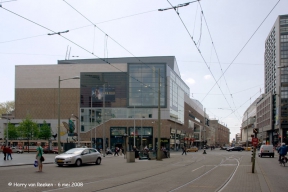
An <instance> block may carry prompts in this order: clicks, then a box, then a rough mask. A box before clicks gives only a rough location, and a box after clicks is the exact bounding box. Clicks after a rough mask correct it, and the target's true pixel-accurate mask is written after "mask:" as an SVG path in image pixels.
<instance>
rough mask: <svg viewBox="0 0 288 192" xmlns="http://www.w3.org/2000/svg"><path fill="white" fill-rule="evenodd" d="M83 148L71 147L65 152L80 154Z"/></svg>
mask: <svg viewBox="0 0 288 192" xmlns="http://www.w3.org/2000/svg"><path fill="white" fill-rule="evenodd" d="M82 151H83V149H70V150H68V151H66V152H65V154H80V153H82Z"/></svg>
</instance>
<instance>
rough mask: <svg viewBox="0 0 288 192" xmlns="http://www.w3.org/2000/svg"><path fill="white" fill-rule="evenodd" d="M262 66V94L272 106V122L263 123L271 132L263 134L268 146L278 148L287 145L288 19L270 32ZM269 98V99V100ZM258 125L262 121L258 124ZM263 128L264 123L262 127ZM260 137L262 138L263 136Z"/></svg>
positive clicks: (276, 24)
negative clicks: (272, 145) (263, 92)
mask: <svg viewBox="0 0 288 192" xmlns="http://www.w3.org/2000/svg"><path fill="white" fill-rule="evenodd" d="M264 62H265V70H264V76H265V94H270V95H268V96H267V97H268V98H267V99H268V100H269V102H271V105H272V108H273V113H272V120H268V119H265V121H267V122H268V121H271V124H270V128H266V130H263V131H264V132H266V136H267V138H268V139H269V141H270V143H271V144H277V143H278V142H281V140H283V141H284V142H286V144H287V142H288V140H287V136H288V119H287V116H288V111H287V105H288V15H279V16H278V18H277V19H276V21H275V23H274V25H273V27H272V29H271V31H270V32H269V35H268V37H267V38H266V40H265V53H264ZM271 95H272V96H271ZM270 97H272V98H271V99H270ZM271 112H272V111H271ZM259 115H260V116H261V115H262V114H259ZM260 116H259V117H260ZM268 116H270V115H268ZM266 118H267V115H266ZM262 119H263V118H262ZM261 122H263V121H262V120H261ZM266 125H267V123H266V124H265V125H263V126H264V127H265V126H266ZM261 129H262V127H260V130H261ZM263 135H264V138H265V133H264V134H263Z"/></svg>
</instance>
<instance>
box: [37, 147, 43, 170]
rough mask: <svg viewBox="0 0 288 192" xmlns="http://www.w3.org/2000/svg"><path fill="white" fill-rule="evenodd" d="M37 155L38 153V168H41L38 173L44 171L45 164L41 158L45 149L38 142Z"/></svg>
mask: <svg viewBox="0 0 288 192" xmlns="http://www.w3.org/2000/svg"><path fill="white" fill-rule="evenodd" d="M36 151H37V153H36V159H37V161H38V167H39V170H38V172H42V169H43V163H42V161H41V157H42V155H43V148H42V147H41V143H40V142H37V149H36Z"/></svg>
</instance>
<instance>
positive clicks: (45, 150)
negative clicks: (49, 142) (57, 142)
mask: <svg viewBox="0 0 288 192" xmlns="http://www.w3.org/2000/svg"><path fill="white" fill-rule="evenodd" d="M43 153H45V154H47V153H54V154H58V151H57V150H55V149H48V148H44V149H43Z"/></svg>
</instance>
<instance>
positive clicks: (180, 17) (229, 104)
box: [167, 0, 231, 108]
mask: <svg viewBox="0 0 288 192" xmlns="http://www.w3.org/2000/svg"><path fill="white" fill-rule="evenodd" d="M167 1H168V3H169V4H170V5H171V7H173V5H172V4H171V3H170V1H169V0H167ZM174 11H175V12H176V14H177V11H176V10H175V9H174ZM177 15H178V17H179V19H180V20H181V22H182V24H183V26H184V27H185V29H186V31H187V33H188V34H189V36H190V38H191V40H192V41H193V43H194V45H195V47H196V48H197V50H198V52H199V54H200V56H201V58H202V60H203V61H204V63H205V64H206V66H207V68H208V70H209V72H210V73H211V75H212V77H213V79H214V81H215V82H216V84H217V85H218V87H219V89H220V91H221V93H222V95H223V97H224V98H225V100H226V102H227V104H228V105H229V106H230V103H229V102H228V100H227V98H226V97H225V95H224V93H223V91H222V89H221V87H220V86H219V84H218V82H217V81H216V78H215V76H214V74H213V73H212V71H211V69H210V68H209V66H208V64H207V62H206V60H205V58H204V56H203V55H202V53H201V50H200V49H199V48H198V47H197V44H196V43H195V41H194V40H193V37H192V35H191V34H190V32H189V30H188V29H187V27H186V25H185V23H184V21H183V20H182V18H181V16H180V15H179V14H177ZM230 108H231V106H230Z"/></svg>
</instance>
